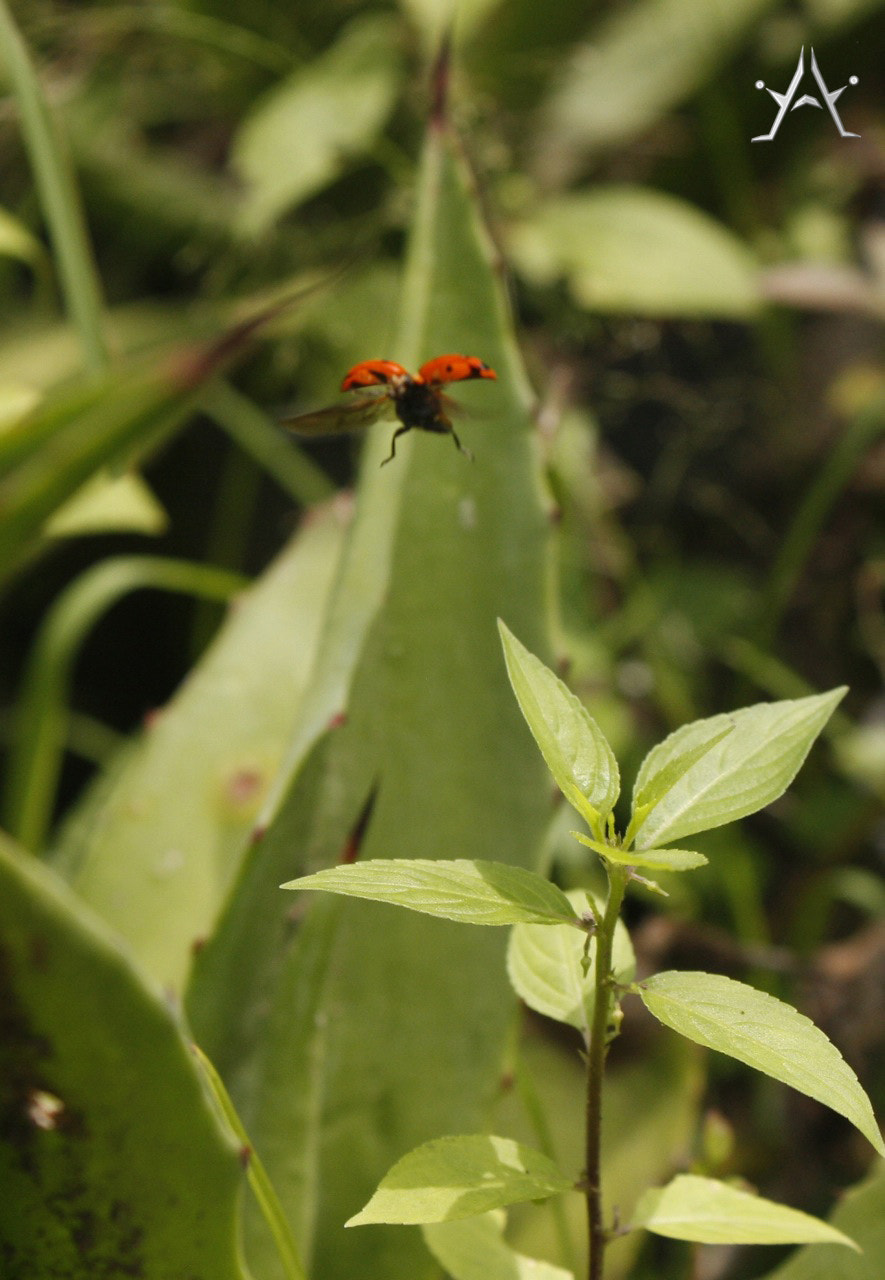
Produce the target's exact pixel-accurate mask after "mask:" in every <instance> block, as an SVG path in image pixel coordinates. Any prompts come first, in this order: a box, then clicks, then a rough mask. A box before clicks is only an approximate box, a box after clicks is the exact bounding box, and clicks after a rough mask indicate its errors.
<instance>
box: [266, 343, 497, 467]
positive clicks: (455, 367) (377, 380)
mask: <svg viewBox="0 0 885 1280" xmlns="http://www.w3.org/2000/svg"><path fill="white" fill-rule="evenodd" d="M497 376H498V375H497V374H496V373H495V371H494V369H490V368H489V366H488V365H487V364H486V363H485V361H483V360H480V359H479V357H478V356H458V355H450V356H435V357H434V359H433V360H428V361H427V362H426V364H422V366H421V368H420V369H419V370H418V372H417V373H409V372H408V370H407V369H404V368H403V366H402V365H401V364H397V363H396V362H395V361H394V360H363V361H362V362H361V363H360V364H355V365H354V366H353V368H352V369H350V370H349V371H348V372H347V373H346V374H345V376H344V381H343V382H342V383H341V390H342V391H355V392H357V394H356V395H355V396H354V397H353V398H352V399H351V400H349V401H347V402H345V403H343V404H339V405H332V406H331V407H330V408H328V409H317V410H316V412H314V413H302V414H300V415H299V416H298V417H295V418H284V419H283V426H284V427H288V428H289V430H290V431H295V432H297V433H298V435H303V436H325V435H341V434H343V433H344V432H347V431H357V430H359V429H360V428H361V427H368V426H370V425H371V424H372V423H373V422H377V421H378V420H379V419H380V418H398V419H399V422H400V425H399V426H398V427H397V429H396V431H394V433H393V437H392V439H391V442H390V455H389V457H387V458H385V459H384V462H382V463H381V465H382V467H383V466H384V463H386V462H390V461H391V460H392V459H393V458H395V457H396V442H397V439H398V438H399V437H400V436H402V435H405V433H406V432H407V431H411V430H412V428H413V427H415V428H417V429H418V430H419V431H435V432H436V433H437V434H438V435H450V436H451V437H452V439H453V440H454V442H455V446H456V448H458V449H459V450H460V451H461V453H463V454H465V455H466V456H467V457H468V458H472V456H473V455H472V454H471V452H470V450H469V449H465V448H464V446H463V445H462V443H461V441H460V440H459V439H458V436H457V433H456V431H455V428H454V427H453V426H452V423H451V419H450V418H449V416H448V415H449V414H451V413H452V412H453V411H455V410H456V409H457V407H458V406H457V405H456V404H455V402H454V401H453V400H450V399H449V397H448V396H447V395H444V394H443V391H442V387H444V386H445V384H446V383H447V382H465V381H467V380H468V379H470V378H497Z"/></svg>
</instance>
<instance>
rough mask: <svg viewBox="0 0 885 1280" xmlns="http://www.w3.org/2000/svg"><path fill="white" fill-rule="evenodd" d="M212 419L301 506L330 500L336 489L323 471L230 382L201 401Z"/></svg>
mask: <svg viewBox="0 0 885 1280" xmlns="http://www.w3.org/2000/svg"><path fill="white" fill-rule="evenodd" d="M203 407H204V408H205V410H206V412H207V413H208V414H209V416H210V417H211V418H213V419H214V421H215V422H217V423H218V425H219V426H220V427H221V428H222V430H223V431H225V432H226V433H227V434H228V435H229V436H230V438H231V440H233V441H234V442H235V443H236V444H238V445H239V446H240V448H241V449H242V450H243V451H244V452H245V453H248V454H250V456H251V457H253V458H254V459H255V461H256V462H257V463H258V464H259V466H261V467H262V468H263V469H264V470H265V471H266V472H267V474H268V475H269V476H271V477H272V479H274V480H276V482H277V484H278V485H279V486H280V488H281V489H283V490H284V491H285V492H286V493H288V494H290V495H291V496H292V497H293V498H294V499H295V501H296V502H299V503H301V504H302V506H305V507H309V506H313V504H314V503H316V502H324V501H325V500H326V498H331V496H332V494H333V493H334V492H335V486H334V485H333V484H332V482H331V480H330V479H329V478H328V476H327V475H326V473H325V472H324V471H323V469H322V467H319V466H317V464H316V463H315V462H314V461H313V460H312V459H311V458H310V457H309V456H308V455H307V454H306V453H305V452H304V450H303V449H301V448H299V446H298V445H297V444H295V443H294V441H293V440H292V439H291V437H289V438H287V437H286V436H285V435H284V434H283V432H282V431H280V429H279V427H278V426H277V425H276V423H274V422H273V421H272V420H271V419H270V418H269V417H268V416H267V414H266V413H263V412H262V411H261V409H259V408H258V406H257V405H256V404H255V403H254V401H252V400H250V399H249V398H248V396H244V395H243V394H242V392H240V391H237V390H236V389H235V388H234V387H233V386H231V384H230V383H229V382H218V383H217V384H216V385H215V386H213V387H211V388H210V389H209V390H208V392H207V393H206V395H205V397H204V399H203Z"/></svg>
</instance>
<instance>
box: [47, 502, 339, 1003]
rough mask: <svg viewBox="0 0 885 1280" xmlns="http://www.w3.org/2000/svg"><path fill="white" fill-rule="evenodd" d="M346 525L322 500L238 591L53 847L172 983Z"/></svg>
mask: <svg viewBox="0 0 885 1280" xmlns="http://www.w3.org/2000/svg"><path fill="white" fill-rule="evenodd" d="M341 536H342V528H341V522H340V517H339V514H338V512H337V510H336V508H334V507H331V508H328V509H326V511H325V512H324V513H323V514H322V516H318V517H316V518H314V519H313V520H312V522H311V523H310V524H308V525H307V526H306V527H305V529H304V530H303V531H302V532H301V533H300V534H299V535H298V536H297V537H296V538H295V539H293V541H292V542H291V544H290V545H289V547H288V548H287V549H286V550H285V551H284V552H283V554H282V555H281V556H280V557H279V559H278V560H277V562H276V563H275V564H273V565H272V566H271V567H270V569H268V570H267V571H266V573H265V574H264V576H263V577H262V578H261V579H260V580H259V581H258V582H257V583H256V584H255V585H254V586H253V587H252V588H251V589H250V590H249V591H248V592H246V593H244V595H243V596H242V597H241V598H240V600H239V601H238V602H237V606H236V608H235V609H234V610H232V612H231V614H230V616H229V618H228V620H227V622H226V624H225V626H224V628H223V629H222V631H221V632H220V633H219V635H218V637H217V639H216V640H215V642H214V643H213V645H212V647H211V648H210V649H209V651H208V652H207V654H206V656H205V657H204V658H203V660H202V662H201V663H200V665H199V667H198V668H197V670H196V671H195V672H194V673H193V675H192V676H191V677H190V679H189V680H188V681H187V682H186V684H185V685H184V686H183V687H182V689H181V690H180V691H179V692H178V694H176V696H175V698H174V699H173V701H172V703H171V704H170V705H169V706H168V707H167V708H166V709H165V710H164V711H162V712H161V713H159V714H158V715H156V716H155V717H154V719H153V721H152V723H151V725H150V727H149V729H148V731H147V733H146V735H145V737H144V739H143V740H142V742H141V743H139V745H138V747H137V749H136V750H135V751H134V752H133V754H132V755H131V756H130V758H129V759H128V760H127V762H126V764H125V766H124V768H123V769H122V771H121V772H119V773H118V774H117V775H116V776H115V778H114V779H113V785H112V786H111V788H110V790H109V791H108V792H107V793H106V794H105V795H104V796H103V797H102V799H101V802H100V804H99V805H98V807H97V809H96V810H94V811H90V810H89V809H88V808H87V810H86V811H85V813H84V816H83V821H82V822H80V823H75V824H73V825H72V826H71V827H69V829H68V831H67V832H66V834H65V838H64V841H63V843H62V845H61V847H60V848H59V850H58V851H57V855H58V857H59V858H60V859H61V862H62V865H63V866H64V867H65V868H66V869H67V871H68V874H69V875H70V877H71V879H72V882H73V884H74V886H75V887H76V889H77V891H78V892H79V893H80V894H81V895H82V896H83V897H84V898H85V899H86V900H87V901H88V902H89V903H90V905H91V906H92V907H93V908H94V909H95V910H97V911H98V912H99V913H100V914H101V915H103V916H104V917H105V919H106V920H108V921H109V922H110V923H111V924H112V925H113V926H114V928H115V929H116V930H118V932H119V933H120V934H122V935H123V936H124V937H125V938H126V939H127V941H128V943H129V945H130V946H131V947H132V949H133V950H134V952H135V953H136V954H137V955H138V957H139V959H140V961H141V963H142V964H143V965H144V966H145V968H146V969H147V970H148V971H149V972H150V973H152V974H153V975H154V976H155V977H156V978H157V980H158V981H160V982H162V983H163V984H164V985H166V986H168V987H171V988H173V989H176V990H180V989H181V986H182V985H183V983H184V980H185V976H186V974H187V971H188V969H189V967H190V963H191V960H192V947H193V944H194V941H195V940H196V939H199V938H202V937H204V936H205V935H206V934H207V933H209V932H211V930H212V927H213V924H214V922H215V919H216V915H217V913H218V911H219V909H220V907H221V904H222V903H223V901H224V899H225V895H226V894H227V892H228V890H229V888H230V885H231V882H232V880H233V879H234V877H235V876H236V874H237V870H238V868H239V864H240V859H241V858H242V856H243V852H244V849H245V848H246V847H247V845H248V840H249V834H250V832H251V831H252V829H253V827H254V826H255V823H256V819H257V815H258V812H259V810H260V808H261V804H262V802H263V800H264V798H265V797H266V795H267V792H268V789H269V787H270V784H271V780H272V779H273V777H274V774H275V772H276V770H277V769H278V768H279V765H280V761H281V758H282V755H283V753H284V749H285V744H286V742H287V740H288V738H289V735H290V734H291V726H292V721H293V718H294V716H295V713H296V710H297V708H298V706H299V703H300V700H301V697H302V695H303V693H304V688H305V682H306V681H307V678H308V671H309V664H310V662H311V659H312V657H313V654H314V647H315V645H316V643H317V639H318V627H319V624H320V618H321V616H322V611H323V607H324V604H325V600H326V593H327V591H328V590H329V585H330V580H331V578H332V575H333V574H334V572H335V569H336V566H337V559H338V553H339V549H340V545H341ZM158 921H162V927H158Z"/></svg>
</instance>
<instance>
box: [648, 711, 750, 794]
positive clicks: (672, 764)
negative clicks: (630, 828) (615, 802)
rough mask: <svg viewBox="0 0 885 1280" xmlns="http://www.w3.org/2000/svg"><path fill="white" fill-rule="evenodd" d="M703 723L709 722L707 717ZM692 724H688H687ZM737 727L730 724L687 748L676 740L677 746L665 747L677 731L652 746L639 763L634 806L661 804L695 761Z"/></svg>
mask: <svg viewBox="0 0 885 1280" xmlns="http://www.w3.org/2000/svg"><path fill="white" fill-rule="evenodd" d="M701 723H703V724H706V723H708V722H707V721H702V722H701ZM686 727H688V726H686ZM733 731H734V725H733V724H726V725H725V726H724V727H723V728H721V729H719V730H718V731H716V732H711V733H710V735H709V736H707V735H706V734H705V735H704V736H703V738H702V740H701V741H700V742H695V743H692V744H691V745H690V746H685V747H684V748H683V747H681V746H680V745H679V743H678V742H674V743H672V745H673V750H672V751H670V750H664V748H665V747H666V746H667V744H668V743H671V742H672V740H673V739H674V738H677V737H678V735H677V734H671V735H670V736H669V737H668V738H665V739H664V741H663V742H662V743H659V744H658V746H657V747H654V748H652V750H651V751H650V752H649V753H648V755H647V756H646V757H645V759H644V760H643V762H642V764H641V765H640V767H639V773H638V774H637V775H636V784H635V786H634V787H633V808H634V809H636V810H639V809H645V810H648V809H650V808H651V807H652V805H655V804H658V803H659V802H660V801H661V800H663V798H664V796H665V795H666V794H667V792H668V791H670V790H671V789H672V788H673V787H675V785H676V783H677V782H678V781H679V779H680V778H681V777H682V775H683V774H685V773H688V771H689V769H690V768H691V767H692V765H693V764H697V762H698V761H699V760H701V759H702V758H703V757H704V756H705V755H706V754H707V752H708V751H710V750H711V748H713V747H715V746H716V744H717V742H721V741H722V739H723V738H725V737H727V736H728V734H730V733H732V732H733Z"/></svg>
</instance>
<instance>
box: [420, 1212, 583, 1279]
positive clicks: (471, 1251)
mask: <svg viewBox="0 0 885 1280" xmlns="http://www.w3.org/2000/svg"><path fill="white" fill-rule="evenodd" d="M504 1225H505V1215H504V1212H503V1210H500V1209H494V1210H491V1211H490V1212H489V1213H482V1214H479V1215H478V1216H477V1217H475V1218H459V1219H458V1220H456V1221H455V1222H435V1223H428V1224H426V1225H425V1226H423V1227H422V1228H421V1234H422V1235H423V1236H424V1242H425V1244H426V1245H427V1247H428V1249H429V1250H430V1252H431V1253H432V1254H433V1256H434V1257H435V1258H436V1260H437V1262H438V1263H439V1264H440V1266H442V1267H444V1268H445V1271H446V1274H447V1275H449V1276H451V1277H452V1280H574V1277H573V1275H572V1273H571V1271H565V1270H564V1269H563V1268H562V1267H555V1266H553V1264H552V1263H550V1262H541V1261H539V1259H537V1258H527V1257H525V1256H524V1255H523V1254H521V1253H517V1252H516V1250H515V1249H511V1247H510V1245H509V1244H508V1243H507V1242H506V1240H505V1239H504Z"/></svg>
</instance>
